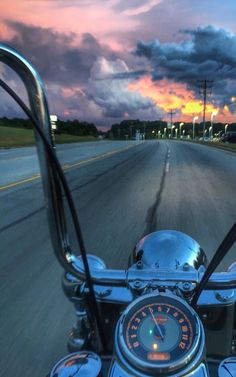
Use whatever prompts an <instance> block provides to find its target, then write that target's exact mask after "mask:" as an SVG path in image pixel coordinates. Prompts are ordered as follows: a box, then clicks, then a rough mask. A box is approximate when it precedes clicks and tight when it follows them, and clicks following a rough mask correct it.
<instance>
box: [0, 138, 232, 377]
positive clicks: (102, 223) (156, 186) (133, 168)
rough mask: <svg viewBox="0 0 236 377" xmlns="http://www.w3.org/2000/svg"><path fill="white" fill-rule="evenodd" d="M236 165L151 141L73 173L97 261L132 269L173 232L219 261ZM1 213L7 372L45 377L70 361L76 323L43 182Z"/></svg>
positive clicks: (19, 192)
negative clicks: (151, 245)
mask: <svg viewBox="0 0 236 377" xmlns="http://www.w3.org/2000/svg"><path fill="white" fill-rule="evenodd" d="M83 148H85V149H86V147H83ZM86 156H87V155H86ZM86 158H87V157H86ZM235 162H236V157H235V155H233V154H232V153H229V152H225V151H221V150H217V149H214V148H209V147H205V146H202V145H197V144H191V143H187V142H175V141H168V142H167V141H161V142H158V141H150V142H148V141H147V142H141V143H138V144H137V145H135V146H133V147H130V148H128V149H125V150H124V151H120V152H117V153H114V154H112V155H109V156H107V157H103V158H96V159H95V160H91V161H90V162H88V163H83V164H79V165H74V166H72V167H71V168H68V170H67V171H66V175H67V178H68V181H69V183H70V187H71V191H72V193H73V197H74V199H75V202H76V206H77V210H78V213H79V217H80V221H81V226H82V230H83V233H84V238H85V243H86V246H87V249H88V251H89V252H90V253H96V254H97V255H99V256H101V257H102V258H104V260H105V262H106V263H107V265H108V266H109V267H113V268H123V267H125V266H126V263H127V259H128V256H129V253H130V252H131V251H132V249H133V246H134V245H135V243H136V242H137V241H138V240H139V239H140V237H142V236H143V235H144V234H147V233H149V232H151V231H154V230H155V229H167V228H169V229H176V230H180V231H184V232H186V233H187V234H189V235H190V236H192V237H193V238H195V239H196V240H197V241H198V242H199V243H200V244H201V246H202V247H203V249H204V250H205V251H206V252H207V255H208V257H209V258H210V257H211V256H212V254H213V252H214V250H215V249H216V247H217V246H218V245H219V243H220V241H221V240H222V238H223V237H224V235H225V234H226V232H227V231H228V229H229V228H230V227H231V226H232V224H233V222H234V221H235V217H236V216H235V213H236V211H235V209H236V195H235V192H236V163H235ZM67 163H68V161H67ZM73 164H75V161H73ZM73 164H72V165H73ZM0 208H1V214H2V216H1V219H0V240H1V254H0V255H1V262H0V278H1V286H0V300H1V302H0V308H1V311H0V334H1V337H0V349H1V359H0V370H1V373H2V375H4V376H7V377H22V376H24V377H32V376H34V377H42V376H45V375H46V374H47V373H48V371H49V369H50V367H51V366H52V365H53V363H54V362H56V361H57V360H58V359H59V358H60V357H61V356H63V355H65V353H66V339H67V333H68V331H69V330H70V328H71V326H72V324H73V321H74V313H73V308H72V306H71V305H70V304H69V303H68V302H67V301H66V298H65V297H64V296H63V294H62V292H61V286H60V277H61V273H62V270H61V268H60V266H58V263H57V261H56V260H55V258H54V255H53V251H52V248H51V244H50V240H49V234H48V230H47V222H46V214H45V210H44V202H43V197H42V187H41V182H40V180H39V179H34V180H33V181H29V182H25V183H22V184H18V185H16V186H12V187H9V188H5V189H2V190H0ZM235 251H236V248H235V247H234V248H233V249H232V251H231V254H230V255H229V256H228V257H227V260H226V261H225V262H224V264H223V265H222V269H223V268H226V266H228V265H229V264H230V263H231V262H232V261H233V260H234V255H235Z"/></svg>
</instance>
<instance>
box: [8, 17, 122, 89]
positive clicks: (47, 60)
mask: <svg viewBox="0 0 236 377" xmlns="http://www.w3.org/2000/svg"><path fill="white" fill-rule="evenodd" d="M7 24H8V26H10V28H11V29H12V30H13V31H14V32H15V36H14V37H13V38H12V39H11V40H8V41H7V42H8V43H10V44H11V45H12V46H13V47H15V48H16V49H17V50H19V51H21V52H22V53H23V54H24V55H25V56H26V57H27V58H29V59H30V60H31V61H32V62H33V64H34V65H35V66H36V68H37V69H38V71H39V72H40V74H41V76H42V78H43V79H44V80H46V81H47V82H49V83H50V82H55V83H60V84H62V85H70V86H73V85H78V84H84V83H86V82H87V80H88V77H89V75H90V70H91V67H92V66H93V64H94V62H95V60H96V59H97V57H98V56H101V55H102V56H105V57H107V58H114V57H115V56H114V53H113V52H112V51H111V50H110V49H109V48H108V47H106V46H103V45H101V44H100V43H99V42H98V41H97V40H96V38H94V37H93V36H92V35H91V34H89V33H86V34H83V36H82V40H81V42H80V44H79V45H78V46H76V47H75V35H74V34H73V33H71V34H69V35H68V34H62V33H57V32H55V31H53V30H52V29H45V28H41V27H37V26H29V25H25V24H22V23H19V22H12V21H11V22H7Z"/></svg>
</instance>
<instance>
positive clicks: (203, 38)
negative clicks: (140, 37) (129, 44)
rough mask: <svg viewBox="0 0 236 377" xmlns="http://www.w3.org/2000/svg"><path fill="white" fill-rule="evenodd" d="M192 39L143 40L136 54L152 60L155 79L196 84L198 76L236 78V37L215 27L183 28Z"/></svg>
mask: <svg viewBox="0 0 236 377" xmlns="http://www.w3.org/2000/svg"><path fill="white" fill-rule="evenodd" d="M182 33H184V34H185V35H186V36H187V37H190V38H189V39H188V40H185V41H181V42H179V43H160V42H159V40H154V41H151V42H139V43H138V45H137V50H136V54H137V55H138V56H145V57H146V58H147V59H149V60H150V61H151V63H152V66H153V68H154V70H153V79H154V80H160V79H162V78H168V79H173V80H175V81H178V82H184V83H187V84H192V83H193V81H196V80H197V79H205V78H207V79H212V80H222V79H232V78H233V79H235V78H236V36H235V35H234V34H231V33H229V32H228V31H226V30H224V29H218V28H215V27H213V26H207V27H202V28H197V29H196V30H184V31H182Z"/></svg>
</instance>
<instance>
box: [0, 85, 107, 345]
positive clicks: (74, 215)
mask: <svg viewBox="0 0 236 377" xmlns="http://www.w3.org/2000/svg"><path fill="white" fill-rule="evenodd" d="M0 86H2V88H3V89H4V90H5V91H6V92H7V93H8V94H9V95H10V96H11V97H12V98H13V99H14V100H15V101H16V103H17V104H18V105H19V106H20V107H21V109H22V110H23V111H24V112H25V114H26V115H27V116H28V117H29V119H30V120H31V122H32V123H33V125H34V127H35V129H36V131H37V133H38V134H39V136H40V137H41V139H42V141H43V144H44V147H45V149H46V151H47V153H48V156H49V164H51V165H50V166H51V167H53V164H54V166H55V168H56V170H57V173H58V176H59V178H60V180H61V183H62V187H63V189H64V192H65V196H66V198H67V202H68V205H69V208H70V211H71V216H72V219H73V223H74V227H75V231H76V236H77V240H78V243H79V247H80V252H81V256H82V260H83V264H84V270H85V274H86V278H87V284H88V288H89V291H90V295H91V296H90V300H91V305H92V315H94V317H95V319H96V322H97V327H98V332H99V336H100V340H101V343H102V346H103V348H104V350H105V351H106V350H107V345H106V342H105V336H104V331H103V326H102V321H101V318H100V314H99V309H98V305H97V301H96V297H95V292H94V288H93V282H92V278H91V274H90V270H89V264H88V260H87V256H86V249H85V244H84V240H83V236H82V232H81V227H80V223H79V219H78V216H77V213H76V209H75V206H74V202H73V199H72V196H71V193H70V190H69V187H68V184H67V181H66V178H65V175H64V172H63V170H62V167H61V165H60V162H59V161H58V158H57V156H56V153H55V150H54V149H53V147H52V146H51V145H50V144H49V142H48V140H47V138H46V136H45V134H44V132H43V131H42V129H41V128H40V126H39V125H38V123H37V121H36V120H35V118H34V116H33V114H32V112H31V111H30V109H29V108H28V107H27V106H26V105H25V103H24V102H23V101H22V100H21V99H20V97H19V96H18V95H17V94H16V93H15V92H14V91H13V90H12V89H11V88H10V87H9V86H8V85H7V84H6V83H5V82H4V81H3V80H1V79H0ZM67 267H68V268H69V269H70V272H71V273H72V274H73V273H74V269H73V268H72V267H70V265H68V264H67ZM93 311H94V312H93Z"/></svg>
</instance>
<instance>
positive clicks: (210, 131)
mask: <svg viewBox="0 0 236 377" xmlns="http://www.w3.org/2000/svg"><path fill="white" fill-rule="evenodd" d="M209 138H210V140H211V139H212V126H211V127H210V128H209Z"/></svg>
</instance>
